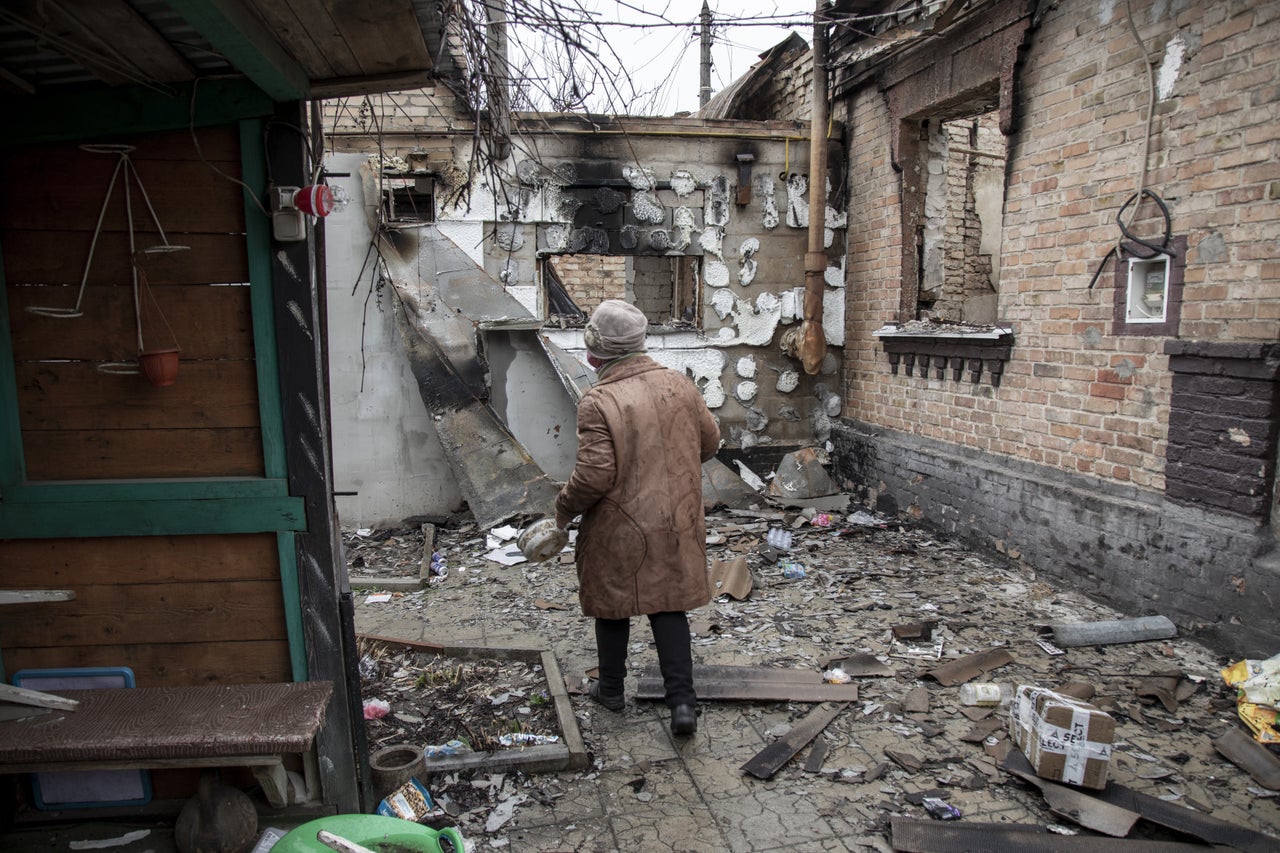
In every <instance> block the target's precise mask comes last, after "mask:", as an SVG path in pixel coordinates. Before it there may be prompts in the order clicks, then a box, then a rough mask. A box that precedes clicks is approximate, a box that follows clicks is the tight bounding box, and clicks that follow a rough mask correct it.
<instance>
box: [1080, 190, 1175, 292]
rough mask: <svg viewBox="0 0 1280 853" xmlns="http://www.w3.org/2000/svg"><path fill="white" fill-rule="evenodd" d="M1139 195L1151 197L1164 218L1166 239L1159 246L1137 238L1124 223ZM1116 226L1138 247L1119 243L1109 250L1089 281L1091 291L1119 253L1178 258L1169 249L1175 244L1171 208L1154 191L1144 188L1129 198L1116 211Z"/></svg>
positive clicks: (1143, 256) (1146, 256) (1144, 256)
mask: <svg viewBox="0 0 1280 853" xmlns="http://www.w3.org/2000/svg"><path fill="white" fill-rule="evenodd" d="M1139 195H1145V196H1149V197H1150V198H1151V200H1152V201H1154V202H1155V203H1156V206H1157V207H1159V208H1160V215H1161V216H1163V217H1164V239H1163V240H1161V241H1160V243H1158V244H1157V243H1153V242H1151V241H1150V240H1144V239H1142V238H1141V237H1139V236H1137V235H1136V234H1134V233H1133V232H1132V231H1130V230H1129V226H1128V225H1126V224H1125V222H1124V212H1125V210H1127V209H1128V207H1129V205H1131V204H1133V203H1134V202H1136V201H1137V200H1138V196H1139ZM1130 223H1132V219H1130ZM1116 225H1118V226H1120V233H1121V234H1123V235H1124V236H1125V237H1126V238H1128V239H1129V240H1131V241H1132V242H1133V244H1136V245H1126V244H1124V243H1123V242H1120V241H1117V242H1116V245H1114V246H1112V247H1111V248H1110V249H1108V250H1107V253H1106V254H1105V255H1103V256H1102V263H1100V264H1098V269H1097V271H1095V272H1094V274H1093V278H1091V279H1090V280H1089V289H1090V290H1093V286H1094V285H1095V284H1097V283H1098V277H1099V276H1101V275H1102V271H1103V270H1104V269H1106V266H1107V261H1109V260H1111V259H1112V258H1113V257H1115V256H1116V255H1117V253H1118V252H1122V251H1123V252H1127V253H1128V254H1130V255H1132V256H1133V257H1135V258H1144V259H1145V258H1154V257H1155V256H1156V255H1166V256H1168V257H1169V258H1170V259H1173V258H1176V257H1177V252H1175V251H1173V250H1172V249H1170V248H1169V244H1170V243H1171V242H1173V220H1172V219H1171V218H1170V216H1169V206H1168V205H1167V204H1165V201H1164V199H1162V198H1160V196H1159V195H1157V194H1156V193H1155V192H1153V191H1152V190H1149V189H1146V188H1143V190H1142V192H1141V193H1134V194H1133V195H1131V196H1129V198H1128V200H1127V201H1125V203H1124V204H1122V205H1120V209H1119V210H1118V211H1116ZM1137 246H1142V247H1143V248H1145V249H1147V250H1148V252H1147V254H1145V255H1144V254H1143V253H1142V252H1141V251H1139V250H1138V249H1137V248H1136V247H1137Z"/></svg>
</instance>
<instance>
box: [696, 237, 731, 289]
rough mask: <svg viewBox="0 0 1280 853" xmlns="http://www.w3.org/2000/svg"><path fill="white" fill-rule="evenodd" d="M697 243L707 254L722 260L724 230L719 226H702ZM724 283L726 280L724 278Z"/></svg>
mask: <svg viewBox="0 0 1280 853" xmlns="http://www.w3.org/2000/svg"><path fill="white" fill-rule="evenodd" d="M698 245H699V246H701V247H702V251H704V252H706V253H707V254H708V255H715V256H716V257H717V258H719V259H720V260H721V261H723V260H724V232H723V231H722V230H720V229H719V228H704V229H702V234H701V235H699V237H698ZM725 283H726V284H727V283H728V281H727V280H726V282H725Z"/></svg>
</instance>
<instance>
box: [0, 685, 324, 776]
mask: <svg viewBox="0 0 1280 853" xmlns="http://www.w3.org/2000/svg"><path fill="white" fill-rule="evenodd" d="M332 692H333V685H332V684H331V683H329V682H304V683H301V684H256V685H217V686H206V687H180V688H174V687H138V688H134V689H132V690H63V691H59V693H60V695H62V696H65V697H67V698H69V699H75V700H77V701H79V702H80V709H79V710H78V711H76V712H74V713H67V714H62V715H54V717H52V718H51V717H37V718H35V719H34V721H33V722H30V723H26V724H24V721H22V720H14V721H10V722H9V723H7V724H6V725H5V726H3V727H0V765H4V766H5V767H6V769H8V770H9V771H10V772H12V770H13V768H14V765H20V764H23V763H33V764H39V765H41V766H45V767H48V766H49V765H52V764H55V763H57V762H77V761H112V760H121V761H129V762H134V763H133V765H132V766H135V767H139V766H146V765H145V763H140V762H146V761H149V760H158V761H161V762H164V761H166V760H168V759H182V758H190V757H196V758H209V757H215V756H250V755H264V754H281V753H295V752H304V751H306V750H307V749H308V748H309V747H310V745H311V741H312V739H313V738H314V737H315V734H316V731H317V730H318V729H319V727H320V721H321V720H322V719H323V717H324V710H325V706H326V705H327V703H328V700H329V697H330V695H331V694H332Z"/></svg>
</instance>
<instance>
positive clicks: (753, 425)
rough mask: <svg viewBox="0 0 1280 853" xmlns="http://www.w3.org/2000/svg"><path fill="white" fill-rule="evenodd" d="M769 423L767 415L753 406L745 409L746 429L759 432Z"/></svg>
mask: <svg viewBox="0 0 1280 853" xmlns="http://www.w3.org/2000/svg"><path fill="white" fill-rule="evenodd" d="M768 425H769V416H768V415H766V414H765V413H764V412H762V411H760V410H759V409H757V408H756V407H755V406H752V407H751V408H749V409H747V429H749V430H751V431H752V432H760V431H762V430H763V429H764V428H765V427H767V426H768Z"/></svg>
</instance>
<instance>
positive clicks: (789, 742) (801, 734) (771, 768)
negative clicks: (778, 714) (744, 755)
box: [742, 702, 849, 779]
mask: <svg viewBox="0 0 1280 853" xmlns="http://www.w3.org/2000/svg"><path fill="white" fill-rule="evenodd" d="M847 707H849V703H848V702H838V703H828V704H824V705H820V706H818V707H817V708H814V709H813V710H812V711H810V712H809V713H808V714H806V715H805V716H804V718H803V719H802V720H800V722H798V723H796V725H794V726H793V727H792V728H791V731H789V732H787V733H786V734H785V735H783V736H782V737H780V738H778V739H777V740H775V741H774V742H773V743H771V744H769V745H768V746H766V747H765V748H764V749H762V750H760V752H758V753H757V754H756V755H755V756H754V757H753V758H751V760H750V761H748V762H747V763H746V764H743V765H742V770H743V772H744V773H750V774H751V775H752V776H754V777H756V778H757V779H768V778H770V777H771V776H773V774H774V773H777V772H778V770H779V768H781V767H782V765H784V764H786V763H787V762H788V761H790V760H791V759H792V758H793V757H795V754H796V753H797V752H799V751H800V750H802V749H804V747H805V745H806V744H808V743H809V741H811V740H813V739H814V738H815V737H817V736H818V735H819V734H821V733H822V730H823V729H825V728H826V727H827V725H828V724H830V722H831V721H832V720H834V719H835V718H836V717H837V716H838V715H839V714H840V712H841V711H843V710H844V709H845V708H847Z"/></svg>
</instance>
